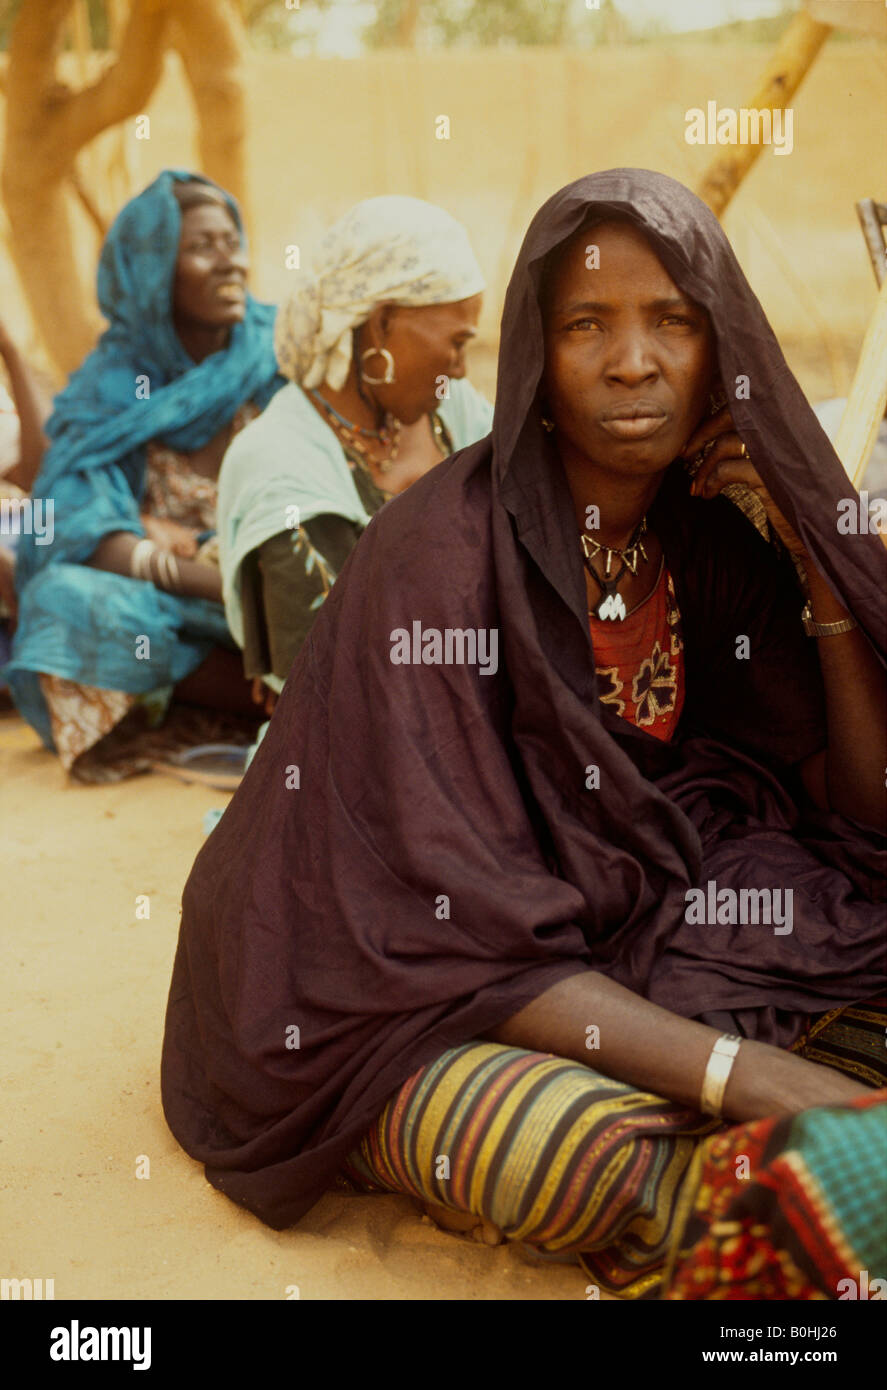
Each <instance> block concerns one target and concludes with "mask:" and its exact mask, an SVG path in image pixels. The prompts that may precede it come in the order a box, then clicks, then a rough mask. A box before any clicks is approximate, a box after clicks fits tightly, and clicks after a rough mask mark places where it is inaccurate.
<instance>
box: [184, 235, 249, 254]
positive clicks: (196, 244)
mask: <svg viewBox="0 0 887 1390" xmlns="http://www.w3.org/2000/svg"><path fill="white" fill-rule="evenodd" d="M215 246H216V242H215V239H214V238H213V237H201V238H200V239H199V240H197V241H189V242H188V250H189V251H190V252H191V254H192V255H198V256H200V255H204V254H205V253H206V252H209V251H213V250H215ZM224 246H225V250H226V251H239V250H240V249H241V243H240V238H239V237H236V236H233V235H232V236H226V237H225V238H224Z"/></svg>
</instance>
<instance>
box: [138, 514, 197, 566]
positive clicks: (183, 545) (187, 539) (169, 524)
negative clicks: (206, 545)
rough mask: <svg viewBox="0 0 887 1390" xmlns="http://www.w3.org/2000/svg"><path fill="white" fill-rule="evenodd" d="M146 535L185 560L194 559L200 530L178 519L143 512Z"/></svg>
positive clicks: (163, 548)
mask: <svg viewBox="0 0 887 1390" xmlns="http://www.w3.org/2000/svg"><path fill="white" fill-rule="evenodd" d="M142 525H143V526H144V528H145V535H146V536H147V537H148V538H149V540H152V541H153V542H154V544H155V545H159V546H160V548H161V550H171V551H172V553H173V555H179V556H181V558H182V559H183V560H193V559H194V557H195V556H196V554H197V550H198V546H197V537H198V534H199V532H197V531H194V530H192V528H191V527H190V526H182V525H181V523H180V522H178V521H166V520H163V519H162V518H160V517H156V516H149V515H147V514H146V513H143V514H142Z"/></svg>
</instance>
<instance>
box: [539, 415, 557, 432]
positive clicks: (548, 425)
mask: <svg viewBox="0 0 887 1390" xmlns="http://www.w3.org/2000/svg"><path fill="white" fill-rule="evenodd" d="M542 428H543V429H544V430H545V433H546V434H552V433H553V432H554V421H553V420H549V418H548V416H547V415H543V416H542Z"/></svg>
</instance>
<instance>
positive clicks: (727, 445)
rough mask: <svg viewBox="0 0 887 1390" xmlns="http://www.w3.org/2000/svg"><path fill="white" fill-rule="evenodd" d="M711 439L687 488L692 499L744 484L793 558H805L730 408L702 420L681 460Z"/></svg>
mask: <svg viewBox="0 0 887 1390" xmlns="http://www.w3.org/2000/svg"><path fill="white" fill-rule="evenodd" d="M711 440H714V441H715V443H714V445H713V447H712V448H711V449H710V450H709V452H708V453H707V454H706V456H705V458H704V459H703V460H702V463H701V464H700V466H699V470H698V472H697V473H696V475H695V477H694V478H693V481H692V483H691V485H690V494H691V496H693V497H708V498H710V497H717V495H718V493H719V492H720V491H721V488H722V487H724V486H725V485H726V484H727V483H744V484H745V485H746V487H748V488H749V489H750V490H751V491H752V492H753V493H755V494H756V496H758V497H759V498H760V499H761V501H762V502H763V504H764V508H765V510H766V512H767V519H768V521H769V522H770V525H771V526H772V527H773V530H774V531H775V532H776V534H777V535H778V536H779V539H780V540H781V541H782V543H783V545H784V546H785V548H786V550H788V551H790V552H791V553H792V554H793V555H800V556H805V555H806V553H807V552H806V549H805V547H804V545H803V543H802V542H801V541H800V540H799V539H798V537H797V535H796V534H795V532H794V531H793V530H792V528H791V526H789V524H788V522H787V521H786V519H785V517H784V516H783V515H782V512H781V511H780V510H779V508H778V507H777V505H776V503H775V502H774V501H773V498H772V497H771V496H770V494H769V492H768V491H767V489H766V487H765V486H764V483H763V482H762V480H761V477H760V475H759V473H758V471H757V469H756V468H755V466H754V464H753V463H752V461H751V459H750V458H749V456H748V453H747V452H745V445H744V444H743V442H742V440H741V439H740V438H739V435H738V434H737V433H736V429H735V426H734V424H733V416H732V415H731V414H730V408H729V406H726V405H725V406H724V408H723V410H719V411H718V413H717V415H713V416H712V417H711V419H709V420H706V421H704V423H703V424H701V425H700V426H699V429H698V430H696V432H695V433H694V434H692V435H691V436H690V438H689V439H688V440H687V443H686V444H685V445H684V448H683V449H682V450H681V457H682V458H692V457H693V455H694V454H698V453H699V451H700V449H702V448H704V447H705V445H706V444H708V443H709V442H710V441H711Z"/></svg>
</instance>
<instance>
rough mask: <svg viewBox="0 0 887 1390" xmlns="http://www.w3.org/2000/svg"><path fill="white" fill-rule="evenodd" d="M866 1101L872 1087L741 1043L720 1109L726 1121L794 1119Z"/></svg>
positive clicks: (790, 1054)
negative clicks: (804, 1112) (816, 1110)
mask: <svg viewBox="0 0 887 1390" xmlns="http://www.w3.org/2000/svg"><path fill="white" fill-rule="evenodd" d="M865 1095H871V1087H870V1086H864V1085H863V1084H862V1083H861V1082H859V1081H854V1080H853V1079H852V1078H851V1077H849V1076H846V1075H845V1074H844V1073H843V1072H840V1071H836V1070H834V1068H832V1067H824V1066H820V1065H819V1063H818V1062H808V1061H806V1060H805V1059H804V1058H803V1057H799V1056H797V1054H796V1053H793V1052H784V1051H782V1049H781V1048H777V1047H771V1046H769V1044H766V1043H756V1042H752V1041H750V1040H748V1039H746V1040H745V1041H744V1042H743V1043H742V1045H741V1047H740V1049H739V1051H738V1053H737V1054H736V1060H735V1062H734V1063H733V1069H732V1071H731V1072H730V1079H729V1080H728V1082H727V1086H726V1090H725V1091H724V1100H723V1106H722V1109H723V1113H724V1117H725V1118H726V1119H732V1120H738V1121H746V1120H758V1119H764V1118H765V1117H766V1116H767V1115H797V1114H800V1112H801V1111H802V1110H810V1109H812V1108H814V1107H815V1106H819V1105H847V1104H848V1103H849V1102H850V1101H852V1100H856V1098H857V1097H858V1096H865Z"/></svg>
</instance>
